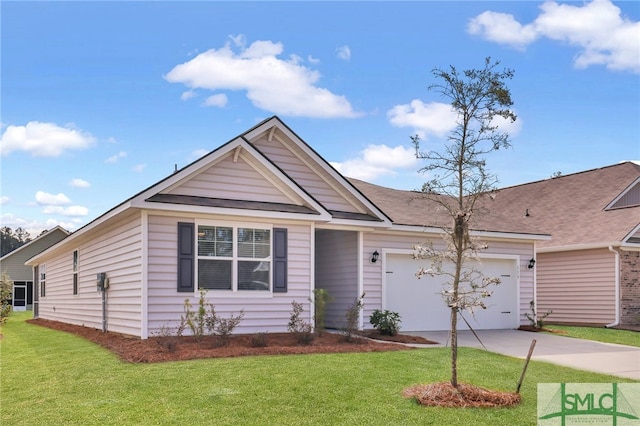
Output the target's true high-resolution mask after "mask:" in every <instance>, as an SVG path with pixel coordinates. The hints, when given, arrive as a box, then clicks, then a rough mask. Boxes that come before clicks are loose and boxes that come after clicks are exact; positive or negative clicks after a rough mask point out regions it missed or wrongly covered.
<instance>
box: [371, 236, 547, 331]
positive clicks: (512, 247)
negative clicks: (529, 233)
mask: <svg viewBox="0 0 640 426" xmlns="http://www.w3.org/2000/svg"><path fill="white" fill-rule="evenodd" d="M428 240H431V241H433V242H434V244H435V246H436V247H441V246H443V244H444V243H443V241H442V238H441V237H440V236H437V235H427V234H422V235H421V234H413V235H410V234H393V233H388V232H374V233H365V234H364V243H363V245H364V247H363V253H362V255H363V265H364V270H363V281H364V292H365V293H366V297H365V302H364V305H365V306H364V324H365V327H367V326H368V321H369V317H370V316H371V314H372V312H373V310H375V309H384V306H383V304H382V302H383V288H382V274H384V273H386V272H385V271H383V270H382V263H383V262H382V261H381V260H378V262H376V263H371V262H370V258H371V253H373V252H374V251H376V250H377V251H378V252H379V253H381V254H382V250H384V249H394V250H413V247H414V246H415V245H416V244H419V243H423V242H426V241H428ZM485 242H487V243H488V245H489V248H488V249H487V250H485V251H483V252H482V254H487V255H504V256H514V255H515V256H520V264H519V265H518V266H519V269H520V271H519V272H520V274H519V300H518V308H519V321H520V324H522V325H524V324H527V323H528V320H527V319H526V317H525V313H527V312H529V302H530V301H531V300H533V298H534V277H533V269H528V268H527V264H528V263H529V259H531V258H532V257H533V252H534V250H533V242H516V241H507V240H485ZM407 256H411V255H410V254H407ZM424 266H425V268H428V267H429V266H430V264H429V262H428V261H427V260H425V265H424ZM439 291H440V288H434V294H435V293H437V292H439ZM437 297H439V296H437ZM443 303H444V302H443Z"/></svg>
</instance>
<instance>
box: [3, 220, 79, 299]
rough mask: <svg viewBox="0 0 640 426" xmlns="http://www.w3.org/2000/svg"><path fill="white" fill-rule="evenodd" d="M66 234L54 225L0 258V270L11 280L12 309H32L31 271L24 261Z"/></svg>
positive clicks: (67, 233)
mask: <svg viewBox="0 0 640 426" xmlns="http://www.w3.org/2000/svg"><path fill="white" fill-rule="evenodd" d="M67 235H69V232H68V231H67V230H66V229H64V228H62V227H60V226H56V227H55V228H52V229H50V230H48V231H45V232H44V233H42V234H40V235H39V236H38V237H37V238H34V239H33V240H31V241H29V242H28V243H26V244H24V245H22V246H20V247H18V248H17V249H15V250H13V251H11V252H9V253H7V254H5V255H4V256H2V257H1V258H0V271H2V273H4V274H6V275H7V276H8V277H9V279H11V281H13V294H12V300H11V302H12V303H11V304H12V306H13V310H14V311H25V310H29V311H30V310H32V309H33V303H34V297H33V296H34V293H33V271H32V270H31V268H30V267H29V266H26V265H25V262H26V261H27V260H28V259H29V258H31V257H33V256H35V255H36V254H38V253H41V252H42V251H44V250H46V249H48V248H49V247H51V246H52V245H54V244H55V243H57V242H58V241H61V240H63V239H64V238H66V237H67Z"/></svg>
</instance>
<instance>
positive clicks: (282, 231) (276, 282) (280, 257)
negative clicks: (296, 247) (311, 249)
mask: <svg viewBox="0 0 640 426" xmlns="http://www.w3.org/2000/svg"><path fill="white" fill-rule="evenodd" d="M273 292H274V293H286V292H287V229H286V228H273Z"/></svg>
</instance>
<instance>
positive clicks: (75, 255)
mask: <svg viewBox="0 0 640 426" xmlns="http://www.w3.org/2000/svg"><path fill="white" fill-rule="evenodd" d="M74 262H75V263H74ZM79 271H80V250H78V249H75V250H73V252H72V254H71V274H72V276H71V279H72V281H71V294H72V295H73V296H77V295H79V294H80V275H79V274H78V272H79ZM74 281H75V283H76V285H75V288H74V285H73V283H74ZM74 290H75V291H74Z"/></svg>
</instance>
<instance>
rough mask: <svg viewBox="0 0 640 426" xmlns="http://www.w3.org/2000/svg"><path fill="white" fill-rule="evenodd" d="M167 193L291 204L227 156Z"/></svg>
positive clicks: (261, 178) (254, 173) (257, 174)
mask: <svg viewBox="0 0 640 426" xmlns="http://www.w3.org/2000/svg"><path fill="white" fill-rule="evenodd" d="M169 193H170V194H180V195H192V196H199V197H214V198H225V199H231V200H248V201H264V202H271V203H291V200H290V199H289V198H287V197H286V196H285V195H283V194H282V193H281V192H280V191H279V190H278V189H277V188H275V187H274V186H273V184H271V183H270V182H269V181H268V180H266V179H265V178H264V176H262V175H261V174H260V173H259V172H257V171H256V170H255V169H254V168H253V167H252V166H251V165H249V164H247V163H246V162H245V161H244V160H243V159H242V157H240V158H238V160H237V162H235V163H234V162H233V155H231V154H230V155H229V156H227V157H226V158H224V159H223V160H221V161H219V162H218V163H216V164H215V165H213V166H211V167H210V168H209V169H208V170H206V171H204V172H202V173H200V174H198V175H197V176H194V177H193V178H191V179H189V180H188V181H187V182H185V183H184V184H182V185H180V186H179V187H177V188H174V189H172V190H171V191H170V192H169Z"/></svg>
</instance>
